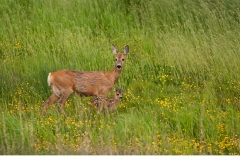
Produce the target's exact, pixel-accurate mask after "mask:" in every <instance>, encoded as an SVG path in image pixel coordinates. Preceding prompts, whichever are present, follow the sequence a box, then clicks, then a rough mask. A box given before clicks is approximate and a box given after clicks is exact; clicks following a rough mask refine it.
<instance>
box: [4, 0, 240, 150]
mask: <svg viewBox="0 0 240 160" xmlns="http://www.w3.org/2000/svg"><path fill="white" fill-rule="evenodd" d="M112 44H114V45H115V46H116V47H117V48H118V50H119V51H123V48H124V46H125V45H129V47H130V52H129V54H128V55H127V58H126V60H125V66H124V68H123V71H122V73H121V76H120V79H119V81H118V82H117V83H116V84H115V87H116V88H118V87H119V86H122V87H123V99H122V101H121V103H120V106H119V108H118V109H117V110H116V111H115V112H112V113H101V114H97V112H96V110H95V109H94V107H92V106H91V105H90V103H89V102H90V100H91V98H90V97H79V96H77V95H75V94H73V95H72V96H71V97H70V98H69V99H68V101H67V103H66V105H65V108H64V110H65V112H66V114H67V115H68V117H67V118H64V116H63V115H62V114H59V112H58V110H57V108H56V106H55V105H52V106H50V107H49V109H48V110H47V113H46V115H45V117H42V116H41V105H42V103H43V102H44V101H45V100H46V99H47V98H48V97H49V96H50V94H51V89H50V87H49V86H48V84H47V76H48V73H49V72H53V71H56V70H60V69H71V70H81V71H109V70H111V69H112V68H113V65H114V56H113V54H112V51H111V45H112ZM112 95H113V92H110V93H109V95H108V96H109V97H111V96H112ZM239 124H240V1H239V0H171V1H169V0H149V1H144V0H98V1H89V0H68V1H66V0H42V1H40V0H0V154H1V155H59V154H61V155H240V125H239Z"/></svg>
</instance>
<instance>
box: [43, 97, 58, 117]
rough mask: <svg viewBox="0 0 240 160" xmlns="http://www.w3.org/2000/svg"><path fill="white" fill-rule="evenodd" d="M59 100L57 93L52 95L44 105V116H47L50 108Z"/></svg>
mask: <svg viewBox="0 0 240 160" xmlns="http://www.w3.org/2000/svg"><path fill="white" fill-rule="evenodd" d="M58 99H59V97H58V96H57V95H56V94H55V93H52V95H51V96H50V97H49V98H48V99H47V100H46V101H45V102H44V103H43V104H42V116H44V115H45V114H46V111H47V109H48V107H49V106H50V105H51V104H53V103H54V102H56V101H57V100H58Z"/></svg>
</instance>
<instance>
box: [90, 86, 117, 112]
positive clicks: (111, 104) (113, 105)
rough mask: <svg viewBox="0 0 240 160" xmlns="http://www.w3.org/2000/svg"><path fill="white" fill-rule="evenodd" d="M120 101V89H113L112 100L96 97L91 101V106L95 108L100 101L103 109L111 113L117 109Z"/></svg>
mask: <svg viewBox="0 0 240 160" xmlns="http://www.w3.org/2000/svg"><path fill="white" fill-rule="evenodd" d="M121 99H122V88H119V89H116V90H115V89H114V97H113V98H98V97H96V98H95V99H93V100H92V101H91V104H92V105H93V106H97V105H98V103H99V101H101V105H102V106H103V108H104V109H105V110H106V111H108V112H112V111H114V110H116V109H117V108H118V105H119V103H120V101H121Z"/></svg>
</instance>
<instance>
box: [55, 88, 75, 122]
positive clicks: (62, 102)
mask: <svg viewBox="0 0 240 160" xmlns="http://www.w3.org/2000/svg"><path fill="white" fill-rule="evenodd" d="M71 94H72V91H68V92H64V93H63V94H62V95H61V96H60V101H59V104H58V111H59V112H60V113H62V114H63V115H64V117H65V118H66V117H67V115H66V113H65V112H64V109H63V108H64V105H65V103H66V101H67V99H68V97H69V96H70V95H71Z"/></svg>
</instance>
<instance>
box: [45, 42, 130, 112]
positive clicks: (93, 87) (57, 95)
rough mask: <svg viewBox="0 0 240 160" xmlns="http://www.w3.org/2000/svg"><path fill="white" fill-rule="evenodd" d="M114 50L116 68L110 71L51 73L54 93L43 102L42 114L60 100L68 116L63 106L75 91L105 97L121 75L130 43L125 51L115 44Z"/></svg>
mask: <svg viewBox="0 0 240 160" xmlns="http://www.w3.org/2000/svg"><path fill="white" fill-rule="evenodd" d="M112 50H113V53H114V54H115V56H116V61H115V66H114V68H113V69H112V70H111V71H109V72H104V71H94V72H85V71H73V70H59V71H56V72H52V73H49V75H48V84H49V86H51V88H52V91H53V93H52V95H51V96H50V97H49V98H48V99H47V100H46V101H45V102H44V103H43V105H42V115H43V116H44V115H45V113H46V110H47V108H48V107H49V106H50V105H51V104H53V103H54V102H56V101H59V106H58V110H59V112H61V113H62V114H63V115H64V116H66V114H65V112H64V110H63V107H64V104H65V102H66V101H67V99H68V97H69V96H70V95H71V94H72V93H73V92H76V93H77V94H79V95H80V96H93V97H101V98H105V97H106V95H107V93H108V92H110V91H111V90H112V88H113V86H114V84H115V83H116V82H117V81H118V79H119V77H120V74H121V72H122V68H123V66H124V59H125V56H126V55H127V53H128V52H129V47H128V45H127V46H125V48H124V53H120V52H118V51H117V49H116V48H115V46H114V45H112ZM98 106H99V107H98V109H99V111H101V110H102V108H103V107H102V105H101V104H98Z"/></svg>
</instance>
